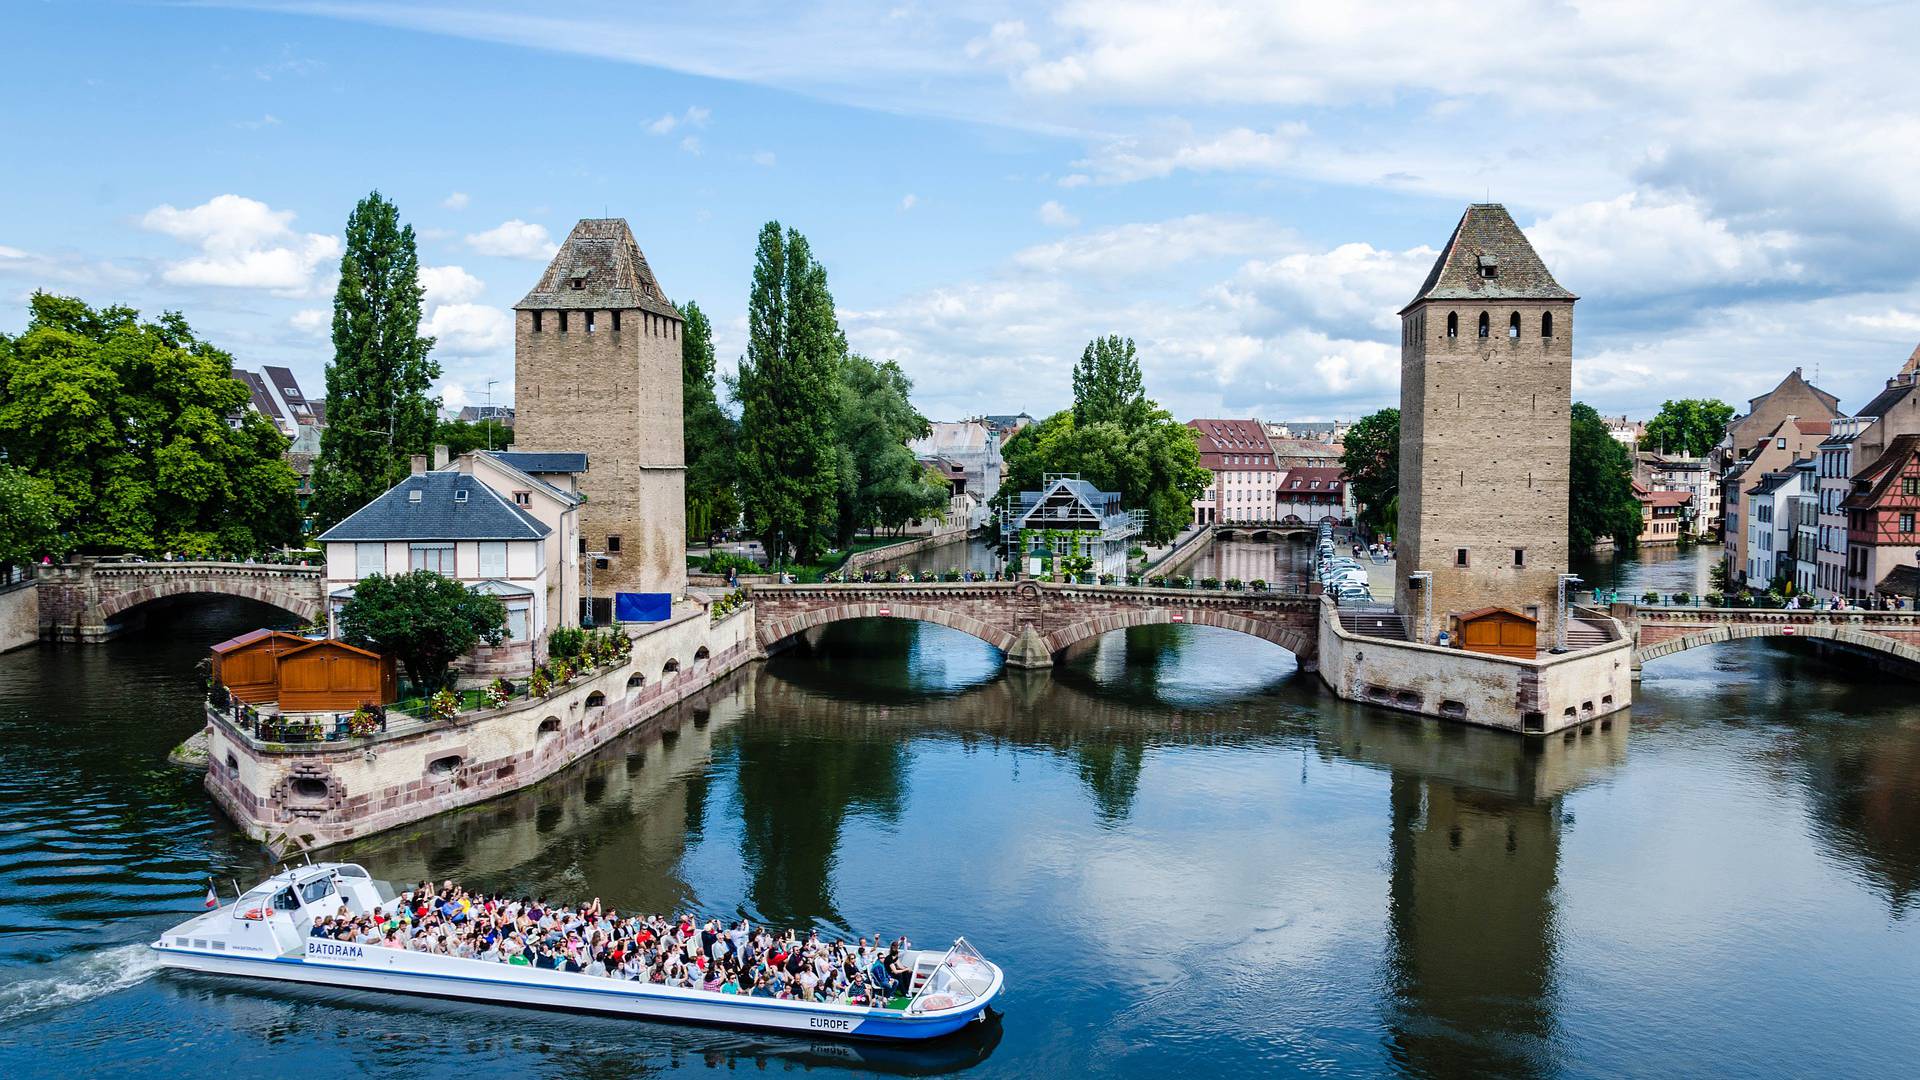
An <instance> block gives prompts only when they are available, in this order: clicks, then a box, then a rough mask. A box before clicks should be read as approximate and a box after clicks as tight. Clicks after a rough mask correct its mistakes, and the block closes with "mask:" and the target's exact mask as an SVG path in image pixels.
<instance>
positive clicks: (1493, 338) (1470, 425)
mask: <svg viewBox="0 0 1920 1080" xmlns="http://www.w3.org/2000/svg"><path fill="white" fill-rule="evenodd" d="M1484 303H1485V305H1486V306H1485V307H1484V309H1483V307H1482V302H1480V301H1447V300H1436V301H1432V302H1429V303H1425V304H1422V305H1420V306H1419V307H1417V308H1416V309H1415V310H1414V311H1411V312H1409V313H1408V315H1407V316H1406V318H1405V322H1406V323H1407V326H1406V327H1405V330H1404V335H1403V344H1402V363H1401V432H1400V493H1401V494H1400V526H1401V535H1400V537H1399V545H1398V548H1397V566H1396V574H1397V581H1396V584H1397V585H1401V586H1404V584H1405V582H1406V581H1407V578H1408V575H1410V574H1412V573H1414V572H1417V571H1429V572H1431V573H1432V574H1433V592H1434V595H1433V614H1434V630H1435V632H1438V631H1439V630H1440V629H1442V628H1444V627H1446V626H1448V625H1449V621H1448V616H1450V615H1455V614H1458V613H1460V612H1463V611H1470V610H1473V609H1475V608H1480V607H1486V606H1489V605H1499V606H1504V607H1510V608H1513V609H1515V610H1518V611H1522V612H1526V611H1528V609H1529V608H1531V609H1534V610H1533V612H1532V613H1533V614H1535V615H1536V617H1538V619H1539V632H1540V635H1541V640H1542V642H1543V643H1544V642H1546V641H1547V640H1549V639H1550V638H1551V636H1552V634H1553V632H1554V626H1553V613H1554V594H1555V588H1556V584H1557V578H1558V575H1560V574H1562V573H1565V572H1566V568H1567V475H1568V474H1567V468H1568V452H1569V446H1568V444H1569V440H1568V423H1569V410H1570V407H1571V393H1572V365H1573V305H1572V304H1571V303H1570V302H1567V301H1538V300H1535V301H1525V300H1499V301H1485V302H1484ZM1482 310H1485V311H1486V312H1487V315H1488V321H1489V323H1490V324H1491V329H1490V333H1489V336H1488V337H1485V338H1482V337H1480V336H1479V330H1478V324H1479V320H1480V314H1481V312H1482ZM1449 312H1453V313H1456V314H1457V315H1458V316H1459V334H1458V336H1457V337H1453V338H1449V337H1447V315H1448V313H1449ZM1514 312H1518V313H1519V315H1520V333H1519V336H1518V337H1516V338H1509V337H1508V336H1507V326H1508V319H1509V316H1510V315H1511V314H1512V313H1514ZM1547 313H1551V314H1552V315H1553V324H1554V336H1553V337H1551V338H1543V337H1541V336H1540V326H1541V316H1542V315H1544V314H1547ZM1461 548H1465V549H1467V566H1465V567H1464V568H1463V567H1459V566H1456V565H1455V562H1456V552H1457V551H1458V549H1461ZM1515 548H1520V549H1523V550H1524V552H1525V556H1524V565H1519V566H1516V565H1515V558H1514V549H1515ZM1396 595H1397V596H1399V597H1404V598H1405V599H1404V600H1401V601H1400V604H1401V605H1402V608H1401V609H1402V611H1403V613H1406V614H1417V610H1413V609H1409V608H1408V607H1407V606H1406V605H1409V604H1412V605H1416V607H1417V605H1418V604H1419V603H1420V600H1419V597H1418V594H1417V592H1416V591H1415V590H1411V589H1407V588H1404V587H1402V588H1397V589H1396Z"/></svg>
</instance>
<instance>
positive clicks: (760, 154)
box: [753, 150, 774, 169]
mask: <svg viewBox="0 0 1920 1080" xmlns="http://www.w3.org/2000/svg"><path fill="white" fill-rule="evenodd" d="M753 163H754V164H755V165H758V166H760V167H761V168H763V169H771V168H773V163H774V157H773V151H771V150H757V151H755V152H754V155H753Z"/></svg>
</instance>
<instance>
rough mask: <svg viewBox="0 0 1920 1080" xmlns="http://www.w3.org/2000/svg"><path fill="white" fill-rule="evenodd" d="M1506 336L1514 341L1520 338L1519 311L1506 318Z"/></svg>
mask: <svg viewBox="0 0 1920 1080" xmlns="http://www.w3.org/2000/svg"><path fill="white" fill-rule="evenodd" d="M1507 337H1509V338H1511V339H1514V340H1516V341H1517V340H1519V338H1520V313H1519V312H1517V311H1516V312H1514V313H1513V317H1512V318H1510V319H1508V320H1507Z"/></svg>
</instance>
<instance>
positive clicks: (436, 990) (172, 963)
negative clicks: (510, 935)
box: [153, 939, 1001, 1040]
mask: <svg viewBox="0 0 1920 1080" xmlns="http://www.w3.org/2000/svg"><path fill="white" fill-rule="evenodd" d="M153 949H154V951H155V952H156V953H157V954H158V956H159V958H160V961H161V963H163V964H165V965H166V966H168V967H173V968H180V969H183V970H187V971H199V972H205V973H208V974H214V975H231V976H237V977H241V978H250V979H271V980H276V981H281V982H297V983H307V984H310V985H315V986H327V987H338V988H343V989H353V990H372V991H378V992H382V993H399V994H413V995H418V996H430V997H439V998H459V999H464V1000H470V1001H484V1002H486V1003H488V1004H491V1005H523V1006H529V1007H535V1008H547V1009H561V1010H569V1011H575V1012H595V1013H608V1014H613V1015H621V1016H632V1017H638V1018H644V1019H649V1020H663V1021H668V1022H680V1023H699V1024H717V1025H723V1026H727V1027H747V1028H757V1029H762V1030H770V1031H784V1032H790V1033H793V1034H798V1035H805V1036H809V1037H819V1036H831V1037H841V1038H860V1039H886V1040H914V1039H928V1038H935V1037H938V1036H941V1035H946V1034H950V1033H952V1032H954V1031H957V1030H959V1029H960V1028H962V1027H965V1026H966V1025H967V1024H969V1023H971V1022H973V1021H975V1020H979V1019H982V1018H984V1016H985V1014H986V1008H987V1005H988V1004H989V1003H990V1002H991V1001H992V1000H993V998H994V996H995V995H997V994H998V992H999V989H1000V986H1001V973H1000V971H999V969H998V968H994V967H992V966H991V965H988V967H989V968H990V969H991V982H992V984H991V987H990V988H989V989H988V990H987V991H986V992H985V993H984V994H981V995H980V996H978V997H976V998H974V999H972V1000H970V1001H968V1002H967V1003H966V1004H965V1005H964V1006H960V1007H956V1008H952V1009H945V1010H938V1011H927V1012H921V1013H902V1012H900V1011H897V1010H891V1009H871V1008H866V1007H863V1006H852V1005H832V1004H826V1003H816V1002H804V1001H786V1000H778V999H773V998H756V997H748V996H745V995H738V994H717V993H709V992H706V991H700V990H687V989H682V988H676V987H663V986H654V985H649V984H644V983H638V982H630V981H625V980H620V979H610V978H605V977H602V976H593V975H580V974H572V973H568V972H562V971H549V970H543V969H534V968H525V967H518V966H509V965H506V964H500V963H495V962H493V961H484V960H464V959H460V958H457V957H448V956H431V955H426V954H421V953H412V952H405V951H401V950H395V949H386V948H381V947H378V946H372V945H344V944H342V943H338V942H332V941H327V940H325V939H313V940H311V941H309V942H308V943H307V946H306V949H307V953H308V955H306V956H300V955H294V956H290V957H270V956H247V955H236V954H234V953H231V952H228V953H214V952H208V951H203V950H199V949H194V948H190V947H189V948H182V947H178V946H175V945H173V944H171V943H170V942H169V941H168V940H167V939H162V940H161V941H158V942H155V943H154V945H153ZM329 952H330V953H332V954H333V955H325V954H326V953H329Z"/></svg>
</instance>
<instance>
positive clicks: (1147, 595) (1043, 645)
mask: <svg viewBox="0 0 1920 1080" xmlns="http://www.w3.org/2000/svg"><path fill="white" fill-rule="evenodd" d="M752 595H753V602H754V608H755V614H756V617H757V618H758V619H759V636H760V641H761V645H762V646H763V647H772V646H774V645H777V644H778V643H779V642H780V641H782V640H783V639H785V638H788V637H791V636H792V635H794V634H797V633H800V632H801V631H803V630H808V629H811V628H813V627H815V626H822V625H825V624H827V623H830V622H838V621H841V620H843V619H859V618H888V617H891V618H901V619H917V620H920V621H922V622H932V623H939V624H941V625H943V626H950V627H952V628H954V629H956V630H959V631H961V632H962V633H967V634H972V635H973V636H974V637H977V638H979V639H981V640H982V641H985V642H986V643H987V644H989V645H992V646H993V647H994V648H996V649H999V650H1001V651H1002V652H1009V653H1010V652H1013V651H1014V649H1015V647H1016V644H1018V643H1019V641H1020V640H1021V638H1022V636H1023V634H1026V633H1027V632H1028V631H1031V632H1032V634H1033V635H1034V637H1035V638H1036V647H1038V648H1039V649H1041V650H1043V655H1051V654H1052V653H1056V652H1058V651H1060V650H1061V649H1064V648H1066V647H1067V646H1069V645H1072V644H1074V643H1075V642H1078V641H1083V640H1086V639H1087V638H1089V637H1094V636H1097V635H1099V634H1103V633H1107V632H1109V631H1112V630H1118V629H1123V628H1125V627H1128V626H1142V625H1146V624H1150V623H1192V624H1195V625H1211V626H1222V627H1225V628H1227V629H1232V630H1237V631H1240V632H1242V633H1247V634H1252V635H1253V636H1256V637H1260V638H1263V639H1265V640H1268V641H1272V642H1274V643H1275V644H1277V645H1280V646H1281V647H1282V648H1285V649H1288V650H1290V651H1292V652H1293V653H1294V654H1295V655H1296V656H1298V657H1300V658H1301V659H1302V660H1303V661H1305V662H1311V661H1312V659H1313V654H1314V650H1315V649H1316V648H1317V646H1318V639H1317V638H1316V636H1315V630H1314V619H1315V617H1316V607H1315V604H1314V602H1313V601H1312V600H1309V599H1307V598H1305V597H1303V596H1296V595H1293V594H1286V593H1252V592H1238V593H1230V592H1217V591H1203V590H1192V589H1136V588H1124V587H1120V586H1096V585H1063V584H1052V583H1041V582H1034V581H1021V582H974V583H968V584H945V583H943V584H927V583H922V584H873V585H756V586H754V587H753V588H752Z"/></svg>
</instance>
